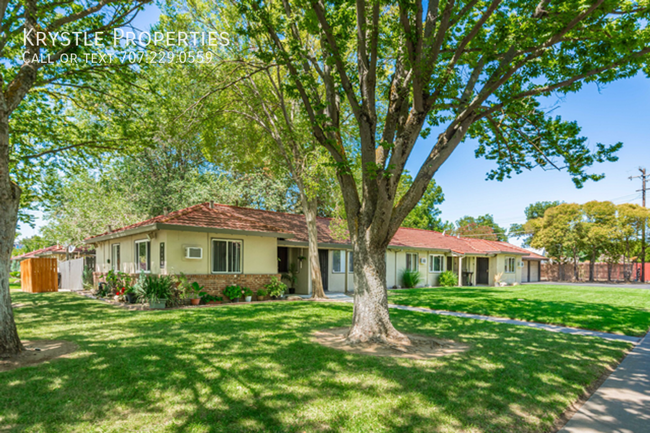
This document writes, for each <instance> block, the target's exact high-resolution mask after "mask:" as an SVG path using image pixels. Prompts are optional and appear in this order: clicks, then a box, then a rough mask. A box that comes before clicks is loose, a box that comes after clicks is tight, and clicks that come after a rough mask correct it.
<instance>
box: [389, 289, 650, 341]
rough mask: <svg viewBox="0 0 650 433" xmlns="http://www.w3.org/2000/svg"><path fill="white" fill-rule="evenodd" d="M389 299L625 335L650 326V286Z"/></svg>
mask: <svg viewBox="0 0 650 433" xmlns="http://www.w3.org/2000/svg"><path fill="white" fill-rule="evenodd" d="M388 301H389V302H390V303H393V304H402V305H410V306H414V307H428V308H433V309H439V310H448V311H460V312H464V313H474V314H484V315H489V316H499V317H509V318H512V319H520V320H529V321H533V322H541V323H552V324H557V325H565V326H573V327H578V328H584V329H593V330H597V331H604V332H612V333H617V334H625V335H636V336H642V335H645V333H646V332H648V328H650V290H645V289H630V288H624V287H620V286H612V287H585V286H559V285H542V284H531V285H521V286H508V287H433V288H426V289H409V290H391V291H389V298H388Z"/></svg>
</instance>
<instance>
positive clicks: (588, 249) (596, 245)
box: [582, 201, 617, 282]
mask: <svg viewBox="0 0 650 433" xmlns="http://www.w3.org/2000/svg"><path fill="white" fill-rule="evenodd" d="M582 212H583V214H584V219H585V221H584V231H585V232H584V239H583V245H584V247H583V249H584V252H585V253H586V255H587V257H589V281H592V282H593V281H594V269H595V266H596V262H597V261H598V260H599V259H600V256H601V255H602V254H604V253H605V252H606V251H607V247H608V246H609V245H610V241H611V239H612V238H615V237H616V223H617V221H616V206H615V205H614V203H612V202H610V201H602V202H601V201H590V202H588V203H585V204H583V205H582Z"/></svg>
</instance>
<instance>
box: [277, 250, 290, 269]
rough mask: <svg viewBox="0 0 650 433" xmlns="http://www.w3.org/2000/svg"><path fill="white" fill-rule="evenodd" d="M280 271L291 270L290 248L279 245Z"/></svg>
mask: <svg viewBox="0 0 650 433" xmlns="http://www.w3.org/2000/svg"><path fill="white" fill-rule="evenodd" d="M278 272H279V273H283V272H289V248H287V247H278Z"/></svg>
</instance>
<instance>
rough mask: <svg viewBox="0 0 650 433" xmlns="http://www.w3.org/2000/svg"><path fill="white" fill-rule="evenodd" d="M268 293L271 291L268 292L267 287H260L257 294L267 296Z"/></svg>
mask: <svg viewBox="0 0 650 433" xmlns="http://www.w3.org/2000/svg"><path fill="white" fill-rule="evenodd" d="M268 294H269V292H267V290H266V289H259V290H258V291H257V296H266V295H268Z"/></svg>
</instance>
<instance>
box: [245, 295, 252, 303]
mask: <svg viewBox="0 0 650 433" xmlns="http://www.w3.org/2000/svg"><path fill="white" fill-rule="evenodd" d="M245 299H246V302H251V301H252V300H253V297H252V296H246V297H245Z"/></svg>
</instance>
